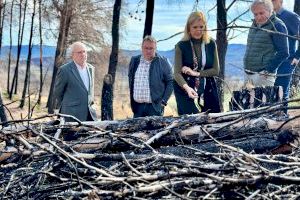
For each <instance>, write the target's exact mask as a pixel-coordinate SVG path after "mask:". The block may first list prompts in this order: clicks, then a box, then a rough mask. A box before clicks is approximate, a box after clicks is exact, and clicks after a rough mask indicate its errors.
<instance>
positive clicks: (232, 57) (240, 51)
mask: <svg viewBox="0 0 300 200" xmlns="http://www.w3.org/2000/svg"><path fill="white" fill-rule="evenodd" d="M245 49H246V46H245V45H243V44H229V46H228V51H227V55H226V67H225V75H226V77H239V78H241V79H243V71H242V70H241V68H242V67H243V56H244V54H245ZM27 51H28V46H27V45H24V46H23V47H22V50H21V60H22V62H24V60H26V58H27ZM39 51H40V50H39V46H37V45H34V46H33V49H32V60H33V63H34V64H36V65H38V64H39V56H40V53H39ZM121 51H122V52H123V53H124V55H125V57H128V58H130V57H131V56H133V55H138V54H140V50H126V49H125V50H121ZM8 52H9V47H8V46H4V47H3V48H2V53H1V59H2V60H4V59H5V58H7V56H8ZM158 53H159V54H161V55H163V56H165V57H167V58H168V59H169V60H170V62H171V63H174V49H173V50H168V51H158ZM12 55H13V56H14V57H16V55H17V46H13V47H12ZM54 56H55V47H54V46H44V47H43V57H44V61H46V62H47V64H49V65H52V64H53V62H54V61H53V59H54Z"/></svg>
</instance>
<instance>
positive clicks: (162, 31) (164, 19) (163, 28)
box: [121, 0, 294, 50]
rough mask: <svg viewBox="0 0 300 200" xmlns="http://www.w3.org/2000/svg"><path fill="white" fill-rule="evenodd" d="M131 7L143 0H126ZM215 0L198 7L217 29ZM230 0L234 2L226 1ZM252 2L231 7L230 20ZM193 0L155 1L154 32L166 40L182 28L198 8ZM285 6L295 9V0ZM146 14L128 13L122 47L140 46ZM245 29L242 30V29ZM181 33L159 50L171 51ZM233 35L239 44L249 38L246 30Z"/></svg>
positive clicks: (247, 22) (203, 1)
mask: <svg viewBox="0 0 300 200" xmlns="http://www.w3.org/2000/svg"><path fill="white" fill-rule="evenodd" d="M127 2H128V6H129V8H128V10H129V11H130V12H133V13H135V11H136V8H137V5H138V2H140V0H127ZM215 2H216V0H200V1H199V4H198V6H197V10H201V11H203V12H204V13H205V14H206V16H207V20H208V26H209V29H210V30H212V29H215V28H216V27H217V26H216V8H214V5H215ZM227 2H229V3H230V2H232V1H231V0H227ZM250 4H251V3H245V2H242V1H238V2H237V3H235V4H234V6H233V7H231V8H230V12H229V15H228V22H230V21H231V20H232V19H234V18H235V17H236V16H238V15H240V14H241V13H243V12H244V11H246V10H247V9H248V8H249V5H250ZM194 6H195V5H194V1H193V0H155V11H154V19H153V27H152V35H153V36H154V37H155V38H156V39H158V40H160V39H165V38H167V37H169V36H171V35H173V34H174V33H177V32H180V31H183V29H184V26H185V22H186V19H187V17H188V15H189V13H190V12H192V11H193V9H195V7H194ZM284 7H286V8H288V9H291V10H293V7H294V0H284ZM139 10H145V3H143V4H142V5H141V6H139ZM144 15H145V14H144V13H140V12H138V13H137V14H135V15H134V16H136V17H137V18H141V21H139V20H137V19H134V18H130V17H129V15H128V14H126V23H127V25H126V33H125V35H124V38H122V42H121V48H126V49H139V48H140V42H141V38H142V36H143V30H144V20H145V16H144ZM251 19H252V14H251V12H248V13H247V14H246V15H243V17H242V20H239V21H237V23H236V25H243V26H244V25H246V26H247V25H248V26H249V25H250V24H251V22H250V20H251ZM241 31H243V33H242V32H241ZM210 34H211V36H212V37H213V38H215V35H216V32H215V31H211V32H210ZM181 37H182V35H179V36H176V37H174V38H172V39H169V40H167V41H162V42H159V43H158V46H157V47H158V50H171V49H173V48H174V45H175V44H176V43H177V42H178V41H179V40H180V39H181ZM230 37H234V39H231V40H229V43H240V44H245V43H246V38H247V30H245V29H243V30H235V31H234V32H230Z"/></svg>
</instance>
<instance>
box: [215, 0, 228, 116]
mask: <svg viewBox="0 0 300 200" xmlns="http://www.w3.org/2000/svg"><path fill="white" fill-rule="evenodd" d="M226 31H227V9H226V0H217V40H216V43H217V47H218V55H219V63H220V75H219V77H220V79H221V81H218V83H219V84H218V86H219V87H218V90H219V91H218V92H219V101H220V102H223V101H224V87H223V82H222V80H224V79H225V78H224V77H225V56H226V52H227V46H228V41H227V34H226ZM220 106H221V110H222V111H223V110H224V108H223V105H222V103H220Z"/></svg>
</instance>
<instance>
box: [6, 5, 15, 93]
mask: <svg viewBox="0 0 300 200" xmlns="http://www.w3.org/2000/svg"><path fill="white" fill-rule="evenodd" d="M14 2H15V0H12V2H11V7H10V22H9V53H8V65H7V88H6V91H7V93H9V85H10V65H11V51H12V26H13V23H12V20H13V7H14Z"/></svg>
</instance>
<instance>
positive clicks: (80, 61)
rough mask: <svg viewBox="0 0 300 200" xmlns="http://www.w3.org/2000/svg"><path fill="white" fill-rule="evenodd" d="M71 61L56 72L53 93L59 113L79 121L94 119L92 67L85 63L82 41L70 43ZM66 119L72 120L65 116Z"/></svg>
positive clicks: (85, 54) (85, 53)
mask: <svg viewBox="0 0 300 200" xmlns="http://www.w3.org/2000/svg"><path fill="white" fill-rule="evenodd" d="M70 49H71V56H72V60H73V61H71V62H69V63H67V64H65V65H63V66H61V67H60V68H59V71H58V73H57V77H56V83H55V88H54V95H55V99H56V103H57V104H56V107H57V108H58V109H59V113H61V114H66V115H72V116H74V117H76V118H77V119H79V120H80V121H94V120H96V118H97V116H96V111H95V109H94V108H93V107H92V105H93V103H94V102H93V101H94V67H93V66H92V65H90V64H88V63H87V50H86V47H85V45H84V44H83V43H81V42H75V43H73V44H72V45H71V48H70ZM66 121H74V120H73V119H72V118H70V117H66Z"/></svg>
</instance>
